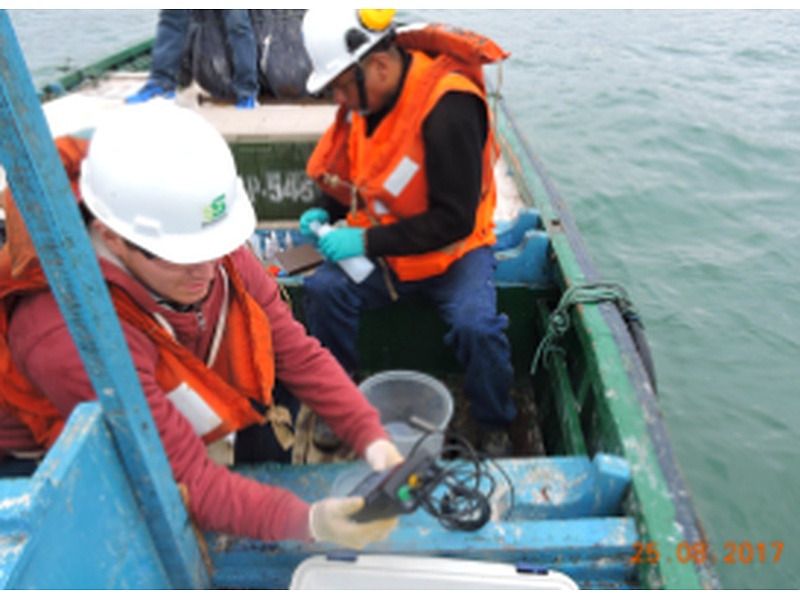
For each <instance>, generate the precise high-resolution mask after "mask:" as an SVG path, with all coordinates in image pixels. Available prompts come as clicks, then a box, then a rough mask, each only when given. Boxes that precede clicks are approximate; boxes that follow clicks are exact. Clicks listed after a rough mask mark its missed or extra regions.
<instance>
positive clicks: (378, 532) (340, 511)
mask: <svg viewBox="0 0 800 600" xmlns="http://www.w3.org/2000/svg"><path fill="white" fill-rule="evenodd" d="M363 507H364V498H361V497H358V496H351V497H348V498H326V499H325V500H321V501H319V502H315V503H314V504H312V505H311V511H310V513H309V517H308V524H309V529H310V530H311V536H312V537H313V538H314V539H315V540H316V541H318V542H331V543H333V544H337V545H339V546H345V547H347V548H351V549H353V550H361V549H362V548H364V546H366V545H367V544H370V543H372V542H378V541H380V540H384V539H386V538H387V537H389V533H391V531H392V529H394V527H395V525H397V523H398V521H399V519H398V517H391V518H389V519H378V520H375V521H370V522H368V523H357V522H355V521H353V520H352V519H351V518H350V517H351V516H352V515H354V514H355V513H357V512H358V511H359V510H361V509H362V508H363Z"/></svg>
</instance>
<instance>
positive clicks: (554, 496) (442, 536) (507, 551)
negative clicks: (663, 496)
mask: <svg viewBox="0 0 800 600" xmlns="http://www.w3.org/2000/svg"><path fill="white" fill-rule="evenodd" d="M500 464H501V465H502V467H503V468H504V469H505V470H506V471H507V473H508V475H509V477H510V478H511V480H512V481H514V482H516V483H515V491H514V500H515V502H514V509H513V511H511V513H510V514H509V513H506V514H505V515H504V516H496V517H494V518H493V519H492V520H491V521H490V522H489V523H487V524H486V525H485V526H484V527H483V528H482V529H480V530H479V531H477V532H474V533H465V532H459V531H451V530H447V529H445V528H444V527H443V526H442V525H441V524H440V523H438V522H437V521H436V520H435V519H434V518H433V517H431V516H430V515H429V514H427V513H426V512H424V511H423V510H417V511H416V512H414V513H412V514H409V515H404V516H402V517H401V518H400V524H399V526H398V527H397V528H396V529H395V530H394V532H393V533H392V535H391V536H390V537H389V539H388V540H385V541H384V542H380V543H377V544H374V545H371V546H370V547H369V549H368V550H367V551H366V553H373V554H406V555H414V556H421V555H427V556H458V557H459V558H462V559H479V560H487V561H493V562H502V563H511V564H516V563H521V562H526V563H534V564H537V565H541V566H543V567H547V568H554V569H558V570H559V571H562V572H564V573H566V574H567V575H569V576H570V577H572V578H573V579H574V580H575V581H576V582H578V584H579V585H581V587H584V586H585V585H590V580H592V579H595V580H596V577H597V574H598V573H597V569H598V568H600V569H602V570H604V571H605V572H604V574H603V576H602V578H603V580H607V581H611V582H615V583H614V584H613V585H614V586H615V587H625V586H626V585H627V584H626V581H633V579H634V578H635V573H634V566H635V565H634V564H633V562H632V561H631V558H632V555H633V551H634V543H635V542H637V540H638V534H637V532H636V528H635V525H634V522H633V519H631V518H628V517H623V516H622V515H623V510H622V502H623V499H624V497H625V495H626V493H627V490H628V487H629V485H630V469H629V468H628V465H627V463H626V461H624V460H622V459H620V458H617V457H614V456H609V455H597V456H595V458H594V460H589V459H588V458H586V457H549V458H535V459H509V460H503V461H500ZM350 468H352V464H351V463H339V464H328V465H298V466H291V467H290V466H278V465H269V466H259V467H243V468H237V469H236V470H237V471H238V472H240V473H242V474H244V475H246V476H248V477H252V478H255V479H258V480H260V481H265V482H268V483H270V484H273V485H279V486H282V487H285V488H289V489H291V490H293V491H294V492H295V493H297V494H298V495H299V496H300V497H302V498H304V499H307V500H309V501H314V500H317V499H320V498H323V497H325V496H326V495H327V492H328V490H329V489H330V488H331V485H332V482H333V481H335V479H336V478H337V477H338V476H339V475H341V474H342V473H343V472H344V471H345V470H346V469H350ZM501 487H502V486H501ZM497 496H498V497H499V498H498V500H497V502H495V503H493V504H494V508H495V509H496V510H497V511H498V515H499V513H502V512H503V511H505V510H506V509H507V507H508V501H509V493H508V490H507V489H505V490H502V489H500V490H499V491H498V494H497ZM206 540H207V543H208V548H209V552H210V555H211V559H212V563H213V564H214V567H215V573H214V575H213V583H214V586H215V587H220V588H228V587H232V588H242V587H243V588H263V587H267V588H271V587H278V588H281V587H286V586H287V585H288V583H289V581H288V579H287V575H286V574H287V573H291V572H292V571H293V570H294V569H295V568H296V566H297V565H298V564H299V563H300V562H302V561H303V560H304V559H306V558H308V557H309V556H311V555H313V554H320V553H326V552H335V553H337V554H339V555H341V554H344V555H345V556H347V554H348V552H342V551H341V550H336V549H335V548H332V547H325V546H322V547H318V548H312V547H309V546H307V545H304V544H300V543H295V542H281V543H266V542H259V541H255V540H247V539H241V538H234V537H231V536H226V535H216V534H208V535H207V536H206ZM350 554H351V555H352V553H350ZM609 555H610V556H613V557H614V558H613V559H611V560H607V561H601V562H602V564H598V561H597V559H598V558H599V557H605V556H609ZM266 557H269V558H266ZM265 561H267V563H265ZM271 561H275V563H273V562H271ZM276 563H278V564H276Z"/></svg>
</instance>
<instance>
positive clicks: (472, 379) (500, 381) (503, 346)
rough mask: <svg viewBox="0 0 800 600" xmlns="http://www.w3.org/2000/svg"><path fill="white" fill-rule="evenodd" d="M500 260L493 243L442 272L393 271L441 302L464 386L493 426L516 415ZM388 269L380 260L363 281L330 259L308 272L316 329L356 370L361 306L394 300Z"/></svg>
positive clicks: (481, 419) (411, 292) (415, 292)
mask: <svg viewBox="0 0 800 600" xmlns="http://www.w3.org/2000/svg"><path fill="white" fill-rule="evenodd" d="M496 264H497V262H496V259H495V257H494V253H493V252H492V250H491V248H486V247H484V248H477V249H475V250H473V251H472V252H469V253H467V254H466V255H464V256H463V257H462V258H461V259H460V260H458V261H456V262H455V263H453V264H452V265H451V266H450V268H449V269H448V270H447V271H446V272H445V273H443V274H442V275H439V276H437V277H431V278H429V279H424V280H420V281H405V282H401V281H398V280H397V278H396V277H395V276H394V273H392V274H391V276H392V282H393V284H394V286H395V289H396V291H397V293H398V295H399V297H400V298H399V299H400V300H403V299H404V298H409V297H411V296H419V297H422V298H425V299H426V300H428V301H430V302H432V303H433V304H434V306H436V308H437V310H438V311H439V314H440V316H441V317H442V319H444V321H445V324H446V325H447V327H448V332H447V334H446V335H445V337H444V341H445V343H446V344H447V345H448V346H450V347H451V348H453V349H454V351H455V354H456V358H457V359H458V361H459V362H460V363H461V365H462V366H463V367H464V369H465V375H464V392H465V393H466V395H467V398H469V400H470V404H471V411H472V416H473V418H474V419H475V421H477V423H478V424H479V425H480V426H481V427H482V428H484V429H487V430H490V429H499V428H504V427H508V426H509V425H510V423H511V421H513V420H514V418H515V417H516V407H515V405H514V402H513V400H512V399H511V395H510V390H511V385H512V382H513V378H514V371H513V367H512V366H511V347H510V344H509V342H508V339H507V338H506V335H505V330H506V328H507V327H508V317H506V316H505V315H498V314H497V291H496V289H495V286H494V278H493V275H494V270H495V267H496ZM383 277H384V275H383V269H382V268H380V267H378V268H376V269H375V270H374V271H373V272H372V274H370V276H369V277H368V278H367V279H365V280H364V281H363V282H361V284H355V283H353V282H352V281H351V280H350V279H349V278H348V277H347V275H346V274H345V273H344V271H342V270H341V269H340V268H339V267H338V266H337V265H335V264H331V263H324V264H323V265H322V266H321V267H319V268H318V269H317V270H316V271H315V272H314V273H313V274H312V275H311V276H310V277H307V278H306V280H305V290H306V297H305V307H304V308H305V313H306V319H307V324H308V328H309V332H310V333H311V334H312V335H314V336H316V337H317V338H318V339H319V340H320V342H322V344H323V346H325V347H326V348H328V349H329V350H330V351H331V353H332V354H333V355H334V356H335V357H336V358H337V359H338V360H339V362H340V363H341V365H342V366H343V367H344V369H345V370H346V371H347V372H348V373H350V374H351V375H352V374H355V373H356V372H357V371H358V348H357V345H358V327H359V315H360V313H361V311H363V310H370V309H375V308H379V307H381V306H386V305H388V304H391V302H392V300H391V298H390V297H389V293H388V291H387V289H386V283H385V282H384V279H383ZM409 335H415V332H413V331H412V332H409Z"/></svg>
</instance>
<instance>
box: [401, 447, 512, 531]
mask: <svg viewBox="0 0 800 600" xmlns="http://www.w3.org/2000/svg"><path fill="white" fill-rule="evenodd" d="M432 436H442V437H444V433H443V432H441V431H431V432H429V433H427V434H426V435H424V436H423V437H422V438H420V439H419V440H417V442H416V443H415V444H414V446H413V447H412V449H411V451H410V452H409V457H410V456H412V455H413V454H414V452H416V451H418V450H419V449H420V448H423V447H424V446H425V444H426V443H427V441H428V440H429V439H430V438H431V437H432ZM450 438H451V439H450V441H448V443H447V444H443V445H442V448H441V450H440V452H439V457H440V458H439V459H438V460H436V462H435V463H434V464H433V465H432V466H431V467H430V469H429V470H428V472H427V473H426V474H425V476H424V477H423V478H422V481H421V483H420V485H419V486H418V487H416V488H414V491H413V494H414V498H415V499H416V500H417V502H418V503H419V506H421V507H422V508H423V509H424V510H425V511H426V512H427V513H428V514H430V515H431V516H432V517H433V518H434V519H436V520H437V521H438V522H439V523H440V524H441V525H442V526H443V527H445V528H446V529H450V530H455V531H477V530H478V529H480V528H481V527H483V526H484V525H485V524H486V523H487V522H488V521H489V519H490V518H491V513H492V510H491V504H490V502H489V500H490V498H491V497H492V496H493V494H494V493H495V491H496V490H497V479H496V477H495V475H494V473H493V471H498V472H499V473H500V474H501V475H502V477H503V478H504V479H505V481H506V483H507V484H508V489H509V494H510V502H509V508H508V514H510V513H511V512H512V511H513V509H514V486H513V483H512V481H511V478H510V477H509V476H508V474H507V473H506V472H505V471H504V470H503V468H502V467H501V466H500V465H499V464H498V463H497V462H496V461H495V460H494V459H492V458H491V457H488V456H484V455H480V454H478V453H477V452H476V451H475V449H474V448H473V447H472V445H471V444H470V443H469V442H468V441H467V439H466V438H464V437H463V436H461V435H458V434H450ZM442 456H448V457H449V458H448V460H447V461H442V460H441V457H442ZM487 467H488V468H487ZM487 486H488V487H487ZM482 488H486V489H482Z"/></svg>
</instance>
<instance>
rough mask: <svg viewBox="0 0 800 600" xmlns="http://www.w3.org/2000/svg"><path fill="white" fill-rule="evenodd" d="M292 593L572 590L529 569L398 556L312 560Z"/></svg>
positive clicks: (552, 575) (555, 576)
mask: <svg viewBox="0 0 800 600" xmlns="http://www.w3.org/2000/svg"><path fill="white" fill-rule="evenodd" d="M289 589H292V590H378V589H383V590H420V589H426V590H435V589H440V590H455V589H460V590H482V589H486V590H488V589H491V590H577V589H578V585H577V584H576V583H575V582H574V581H573V580H572V579H571V578H570V577H568V576H567V575H565V574H563V573H560V572H558V571H553V570H552V569H547V568H542V567H536V566H532V565H511V564H504V563H493V562H483V561H476V560H461V559H453V558H438V557H428V556H424V557H422V556H420V557H417V556H400V555H386V554H384V555H351V556H348V557H329V556H312V557H310V558H307V559H306V560H304V561H303V562H302V563H300V564H299V565H298V567H297V568H296V569H295V571H294V573H293V575H292V581H291V583H290V585H289Z"/></svg>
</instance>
